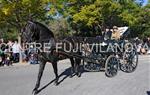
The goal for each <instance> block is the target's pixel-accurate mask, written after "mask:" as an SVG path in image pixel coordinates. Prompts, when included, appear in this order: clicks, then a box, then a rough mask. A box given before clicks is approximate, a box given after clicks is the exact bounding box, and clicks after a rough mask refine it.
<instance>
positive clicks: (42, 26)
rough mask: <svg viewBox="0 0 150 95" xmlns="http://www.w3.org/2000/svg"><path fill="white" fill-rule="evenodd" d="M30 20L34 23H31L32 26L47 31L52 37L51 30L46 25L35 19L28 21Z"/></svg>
mask: <svg viewBox="0 0 150 95" xmlns="http://www.w3.org/2000/svg"><path fill="white" fill-rule="evenodd" d="M30 22H32V23H33V24H34V25H33V27H34V28H36V29H39V30H43V31H45V32H47V33H48V34H49V35H50V36H51V37H53V38H54V34H53V32H52V31H51V30H50V29H49V28H48V27H46V26H45V25H44V24H42V23H40V22H37V21H30ZM36 29H35V30H36Z"/></svg>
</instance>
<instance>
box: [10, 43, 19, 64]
mask: <svg viewBox="0 0 150 95" xmlns="http://www.w3.org/2000/svg"><path fill="white" fill-rule="evenodd" d="M20 50H21V46H20V45H19V44H18V42H17V41H15V43H14V44H13V46H12V52H13V58H14V62H15V63H16V62H19V53H20Z"/></svg>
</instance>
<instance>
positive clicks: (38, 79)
mask: <svg viewBox="0 0 150 95" xmlns="http://www.w3.org/2000/svg"><path fill="white" fill-rule="evenodd" d="M45 64H46V62H45V61H42V62H40V64H39V73H38V78H37V81H36V85H35V88H34V89H33V94H34V95H36V94H37V93H38V88H39V87H40V81H41V78H42V75H43V71H44V68H45Z"/></svg>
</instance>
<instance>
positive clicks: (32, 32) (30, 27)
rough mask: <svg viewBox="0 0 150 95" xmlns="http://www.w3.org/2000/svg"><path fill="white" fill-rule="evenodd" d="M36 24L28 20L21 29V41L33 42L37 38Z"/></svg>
mask: <svg viewBox="0 0 150 95" xmlns="http://www.w3.org/2000/svg"><path fill="white" fill-rule="evenodd" d="M38 33H39V32H38V26H37V24H36V23H34V22H32V21H28V22H27V24H26V25H25V27H24V28H23V29H22V31H21V34H22V35H21V38H22V41H23V42H27V43H29V42H35V41H36V40H38V39H39V36H37V34H38Z"/></svg>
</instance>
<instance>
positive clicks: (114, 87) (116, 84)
mask: <svg viewBox="0 0 150 95" xmlns="http://www.w3.org/2000/svg"><path fill="white" fill-rule="evenodd" d="M70 66H71V65H70V62H69V60H63V61H60V62H59V64H58V70H59V75H60V74H61V76H60V79H59V82H60V84H59V85H58V86H55V85H54V84H53V80H54V78H55V76H54V73H53V68H52V66H51V64H49V63H47V65H46V68H45V71H44V75H43V77H42V81H41V86H40V92H39V94H38V95H148V94H147V91H150V73H149V72H150V56H149V55H143V56H139V64H138V67H137V69H136V70H135V71H134V72H133V73H124V72H122V71H119V72H118V74H117V76H115V77H113V78H108V77H106V76H105V73H104V72H83V73H82V76H81V77H80V78H78V77H77V76H74V77H73V78H70V77H69V76H68V75H69V72H70ZM38 68H39V65H16V66H12V67H0V95H32V90H33V88H34V86H35V83H36V79H37V74H38Z"/></svg>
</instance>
